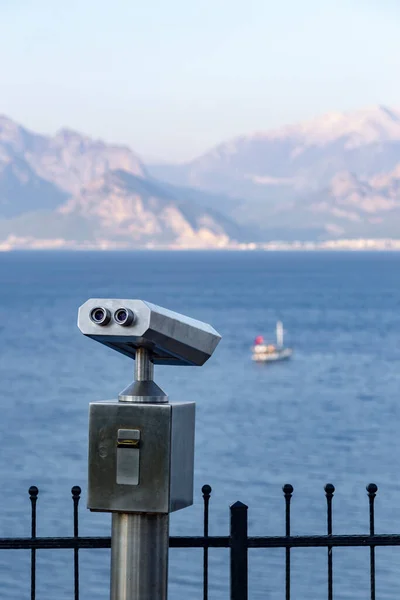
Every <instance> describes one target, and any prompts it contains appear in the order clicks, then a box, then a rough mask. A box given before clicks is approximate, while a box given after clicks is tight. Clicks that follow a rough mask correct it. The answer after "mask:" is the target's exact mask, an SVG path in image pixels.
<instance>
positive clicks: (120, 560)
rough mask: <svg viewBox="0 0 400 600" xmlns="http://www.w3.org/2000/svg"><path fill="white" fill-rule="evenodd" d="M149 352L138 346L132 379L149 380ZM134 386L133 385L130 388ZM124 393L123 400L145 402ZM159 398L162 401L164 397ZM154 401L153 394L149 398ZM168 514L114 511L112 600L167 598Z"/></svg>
mask: <svg viewBox="0 0 400 600" xmlns="http://www.w3.org/2000/svg"><path fill="white" fill-rule="evenodd" d="M153 376H154V365H153V362H152V360H151V353H150V352H149V351H148V350H147V349H146V348H138V349H137V351H136V360H135V381H138V382H140V381H148V382H152V381H153ZM133 389H134V388H132V390H133ZM136 398H137V396H127V395H126V394H124V396H123V400H120V401H123V402H145V401H146V397H145V396H144V397H143V396H140V398H138V399H136ZM161 398H162V399H161V400H159V402H163V401H164V399H163V397H161ZM149 401H151V402H157V399H156V398H155V397H154V396H151V398H149ZM168 545H169V514H148V513H136V514H135V513H133V514H131V513H114V514H113V515H112V528H111V600H167V595H168V589H167V588H168Z"/></svg>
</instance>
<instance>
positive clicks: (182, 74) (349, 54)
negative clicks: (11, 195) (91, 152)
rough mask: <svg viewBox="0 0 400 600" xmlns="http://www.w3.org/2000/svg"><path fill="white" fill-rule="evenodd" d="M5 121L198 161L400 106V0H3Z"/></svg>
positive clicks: (0, 78) (0, 88) (0, 39)
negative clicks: (340, 115)
mask: <svg viewBox="0 0 400 600" xmlns="http://www.w3.org/2000/svg"><path fill="white" fill-rule="evenodd" d="M0 57H1V71H0V73H1V75H0V114H1V113H3V114H6V115H8V116H10V117H12V118H13V119H15V120H17V121H19V122H21V123H22V124H24V125H25V126H27V127H29V128H31V129H34V130H37V131H41V132H44V133H53V132H55V131H56V130H57V129H59V128H60V127H62V126H69V127H72V128H74V129H78V130H80V131H83V132H86V133H88V134H90V135H93V136H96V137H101V138H103V139H105V140H106V141H114V142H119V143H126V144H128V145H130V146H131V147H132V148H133V149H134V150H135V151H137V152H139V153H140V154H141V155H143V156H145V157H154V158H161V159H164V160H171V161H176V160H184V159H190V158H192V157H194V156H196V155H198V154H201V153H202V152H204V151H205V150H208V149H209V148H210V147H212V146H213V145H215V144H217V143H219V142H220V141H223V140H227V139H229V138H231V137H234V136H236V135H240V134H243V133H250V132H253V131H255V130H262V129H268V128H271V127H275V126H279V125H282V124H286V123H290V122H295V121H298V120H302V119H307V118H310V117H313V116H316V115H318V114H321V113H324V112H325V111H329V110H348V109H354V108H361V107H364V106H370V105H374V104H386V105H389V106H400V79H399V73H400V0H330V1H328V0H275V1H270V0H191V1H190V0H143V1H142V2H139V1H138V0H130V1H129V0H112V1H111V0H109V1H108V2H105V1H104V0H68V2H63V3H61V2H60V1H59V0H0Z"/></svg>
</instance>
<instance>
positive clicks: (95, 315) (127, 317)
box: [90, 306, 135, 327]
mask: <svg viewBox="0 0 400 600" xmlns="http://www.w3.org/2000/svg"><path fill="white" fill-rule="evenodd" d="M113 319H114V321H115V322H116V323H118V325H122V327H129V326H130V325H132V324H133V322H134V321H135V315H134V313H133V312H132V311H131V310H130V309H129V308H125V307H121V308H117V310H115V311H114V314H113ZM90 320H91V321H92V322H93V323H95V324H96V325H101V326H102V327H104V326H106V325H108V324H109V323H110V321H111V312H110V311H109V309H108V308H104V307H103V306H95V307H94V308H93V309H92V310H91V311H90Z"/></svg>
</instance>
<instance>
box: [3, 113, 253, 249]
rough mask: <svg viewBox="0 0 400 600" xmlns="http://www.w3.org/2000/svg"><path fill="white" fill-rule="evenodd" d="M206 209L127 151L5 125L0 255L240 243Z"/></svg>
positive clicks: (71, 135) (230, 226) (234, 230)
mask: <svg viewBox="0 0 400 600" xmlns="http://www.w3.org/2000/svg"><path fill="white" fill-rule="evenodd" d="M206 197H207V194H204V198H206ZM196 199H197V200H198V202H196ZM209 204H212V202H211V201H210V202H207V201H205V200H204V199H203V198H202V194H201V193H199V192H198V191H193V192H191V191H190V190H183V189H180V188H174V187H173V186H171V185H169V184H166V185H165V186H163V184H162V183H159V182H157V181H156V180H154V178H150V177H149V176H148V175H147V173H146V169H145V168H144V166H143V164H142V163H141V161H140V160H139V158H138V157H137V156H136V155H135V154H134V153H133V152H132V151H131V150H130V149H129V148H126V147H122V146H115V145H109V144H105V143H104V142H102V141H98V140H93V139H91V138H89V137H87V136H84V135H81V134H79V133H77V132H73V131H70V130H66V129H64V130H62V131H60V132H58V133H57V134H56V135H55V136H54V137H49V136H43V135H38V134H36V133H32V132H30V131H28V130H26V129H25V128H23V127H21V126H19V125H18V124H16V123H14V122H13V121H11V120H10V119H8V118H6V117H0V244H2V247H8V246H10V247H85V246H88V247H102V248H108V247H109V248H112V247H142V246H165V245H169V246H173V247H210V246H211V247H218V246H221V245H222V246H224V245H226V244H227V243H228V242H229V240H230V237H232V236H234V237H235V238H240V235H241V232H240V229H239V228H238V227H237V226H236V225H235V224H234V223H233V222H232V221H231V220H230V219H229V218H227V217H224V216H222V214H220V213H219V212H218V210H217V208H216V209H213V208H208V205H209Z"/></svg>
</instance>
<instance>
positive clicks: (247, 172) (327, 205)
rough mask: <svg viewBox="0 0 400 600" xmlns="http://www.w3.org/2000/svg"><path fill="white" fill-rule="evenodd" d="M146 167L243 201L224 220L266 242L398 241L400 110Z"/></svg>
mask: <svg viewBox="0 0 400 600" xmlns="http://www.w3.org/2000/svg"><path fill="white" fill-rule="evenodd" d="M148 169H149V171H150V172H151V173H152V174H153V175H154V176H157V177H160V178H162V179H164V180H166V181H169V182H171V183H174V184H175V185H186V186H192V187H196V188H198V189H202V190H208V191H212V192H214V193H220V194H227V195H229V196H231V197H232V198H245V199H246V201H245V202H236V203H235V204H234V205H232V206H231V207H230V208H229V207H228V210H227V213H226V214H228V215H229V216H231V217H232V218H234V219H236V220H237V221H238V222H240V223H241V224H244V223H246V224H247V225H248V226H252V225H253V224H257V226H259V227H260V226H261V227H262V229H263V230H264V235H265V237H266V238H269V239H272V237H275V239H277V238H276V236H277V235H278V236H280V238H281V239H295V238H298V239H306V238H307V239H324V238H325V239H326V238H328V237H335V236H336V237H341V236H343V237H358V236H361V237H382V236H383V237H387V236H395V237H399V235H400V110H395V109H389V108H386V107H383V106H379V107H375V108H371V109H365V110H360V111H355V112H349V113H329V114H326V115H323V116H322V117H319V118H316V119H314V120H311V121H308V122H305V123H300V124H297V125H290V126H287V127H282V128H280V129H277V130H274V131H267V132H265V133H255V134H254V135H248V136H242V137H240V138H237V139H234V140H232V141H230V142H228V143H224V144H221V145H220V146H218V147H216V148H214V149H213V150H211V151H210V152H208V153H206V154H205V155H204V156H202V157H200V158H198V159H196V160H194V161H192V162H190V163H187V164H183V165H161V166H157V165H152V166H148ZM309 236H311V237H309Z"/></svg>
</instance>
